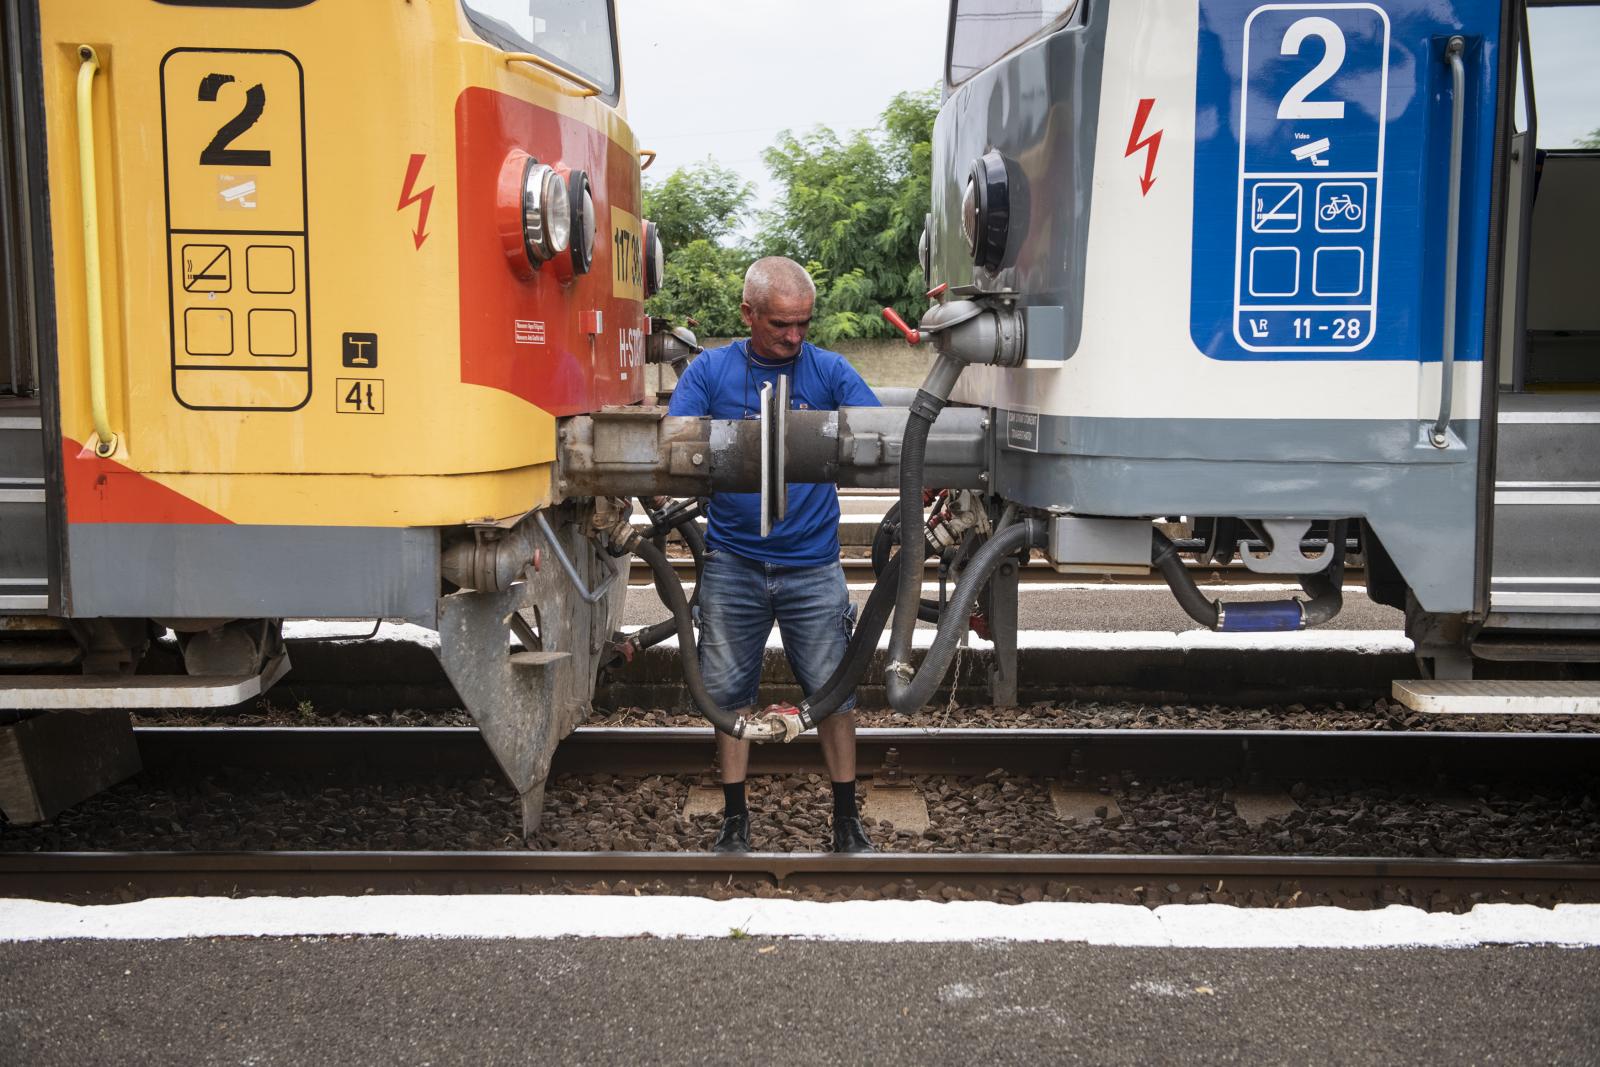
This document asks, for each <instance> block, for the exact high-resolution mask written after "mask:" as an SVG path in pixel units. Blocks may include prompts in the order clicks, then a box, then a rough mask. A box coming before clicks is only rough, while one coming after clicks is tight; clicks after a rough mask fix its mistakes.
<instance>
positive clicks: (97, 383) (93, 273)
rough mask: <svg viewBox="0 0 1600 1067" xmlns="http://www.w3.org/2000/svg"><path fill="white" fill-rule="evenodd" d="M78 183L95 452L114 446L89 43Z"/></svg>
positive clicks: (83, 48) (83, 66) (94, 59)
mask: <svg viewBox="0 0 1600 1067" xmlns="http://www.w3.org/2000/svg"><path fill="white" fill-rule="evenodd" d="M78 58H79V59H81V60H82V62H81V63H80V64H79V65H78V186H79V188H80V190H81V191H82V194H83V273H84V301H85V303H86V304H87V305H88V319H89V321H88V327H89V406H90V409H91V411H92V413H93V415H94V432H95V437H96V438H97V440H96V441H95V444H94V452H95V455H97V456H101V457H105V456H109V455H112V454H113V453H115V452H116V450H117V435H116V434H115V433H112V432H111V420H110V417H109V416H108V414H107V409H106V336H105V316H104V311H103V309H102V307H101V286H100V202H99V198H98V195H97V191H96V188H95V166H94V76H95V73H96V72H97V71H98V70H99V69H100V57H99V56H97V55H95V51H94V49H93V48H91V47H90V46H89V45H86V44H85V45H79V46H78Z"/></svg>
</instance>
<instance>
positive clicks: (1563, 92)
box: [1518, 5, 1600, 152]
mask: <svg viewBox="0 0 1600 1067" xmlns="http://www.w3.org/2000/svg"><path fill="white" fill-rule="evenodd" d="M1528 40H1529V43H1530V45H1531V47H1532V51H1533V88H1534V96H1535V97H1536V99H1537V100H1538V106H1539V116H1538V117H1539V147H1540V148H1543V149H1546V150H1549V151H1555V152H1562V151H1570V150H1572V149H1591V150H1592V149H1600V78H1597V77H1595V73H1594V59H1595V55H1594V50H1595V43H1596V42H1597V41H1600V6H1580V5H1568V6H1563V7H1532V8H1529V9H1528ZM1519 88H1520V86H1519ZM1518 95H1519V97H1520V96H1521V94H1520V93H1519V94H1518ZM1526 106H1527V104H1526V101H1523V100H1521V99H1519V100H1518V111H1519V112H1520V111H1523V110H1525V108H1526Z"/></svg>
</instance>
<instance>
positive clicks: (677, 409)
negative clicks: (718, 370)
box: [667, 357, 711, 418]
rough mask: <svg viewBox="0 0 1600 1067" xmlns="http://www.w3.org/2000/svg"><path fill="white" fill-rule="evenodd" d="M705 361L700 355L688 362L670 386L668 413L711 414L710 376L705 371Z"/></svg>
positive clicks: (704, 415)
mask: <svg viewBox="0 0 1600 1067" xmlns="http://www.w3.org/2000/svg"><path fill="white" fill-rule="evenodd" d="M706 362H707V361H706V360H705V358H704V357H702V358H699V359H696V360H695V361H694V362H692V363H690V364H689V366H688V369H686V370H685V371H684V372H683V377H682V378H679V379H678V384H677V385H675V386H673V387H672V399H671V400H670V401H668V403H667V414H668V415H689V416H694V417H699V418H704V417H706V416H708V415H710V414H711V376H710V374H708V373H707V372H706Z"/></svg>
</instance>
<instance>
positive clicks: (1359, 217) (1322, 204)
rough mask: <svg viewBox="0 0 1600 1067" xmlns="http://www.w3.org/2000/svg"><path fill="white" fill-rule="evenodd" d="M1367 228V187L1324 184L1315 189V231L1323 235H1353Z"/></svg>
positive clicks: (1351, 184)
mask: <svg viewBox="0 0 1600 1067" xmlns="http://www.w3.org/2000/svg"><path fill="white" fill-rule="evenodd" d="M1366 228H1367V187H1366V186H1365V185H1358V184H1354V183H1350V184H1345V183H1324V184H1323V185H1321V186H1319V187H1318V189H1317V229H1318V230H1320V231H1322V232H1323V233H1355V232H1358V231H1360V230H1364V229H1366Z"/></svg>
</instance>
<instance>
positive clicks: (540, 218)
mask: <svg viewBox="0 0 1600 1067" xmlns="http://www.w3.org/2000/svg"><path fill="white" fill-rule="evenodd" d="M571 237H572V205H571V203H570V201H569V200H568V199H567V183H566V182H564V181H562V180H561V175H559V174H557V173H556V172H555V170H554V168H552V167H550V166H547V165H546V164H544V163H534V162H533V161H531V160H530V161H529V163H528V170H527V173H526V175H525V176H524V177H523V181H522V239H523V244H524V245H525V246H526V247H527V250H528V259H529V260H531V261H532V262H533V264H534V265H535V266H537V265H538V264H540V263H543V262H545V261H546V260H550V259H554V258H555V257H556V256H559V255H560V254H561V253H563V252H565V251H566V250H567V243H568V241H570V240H571Z"/></svg>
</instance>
